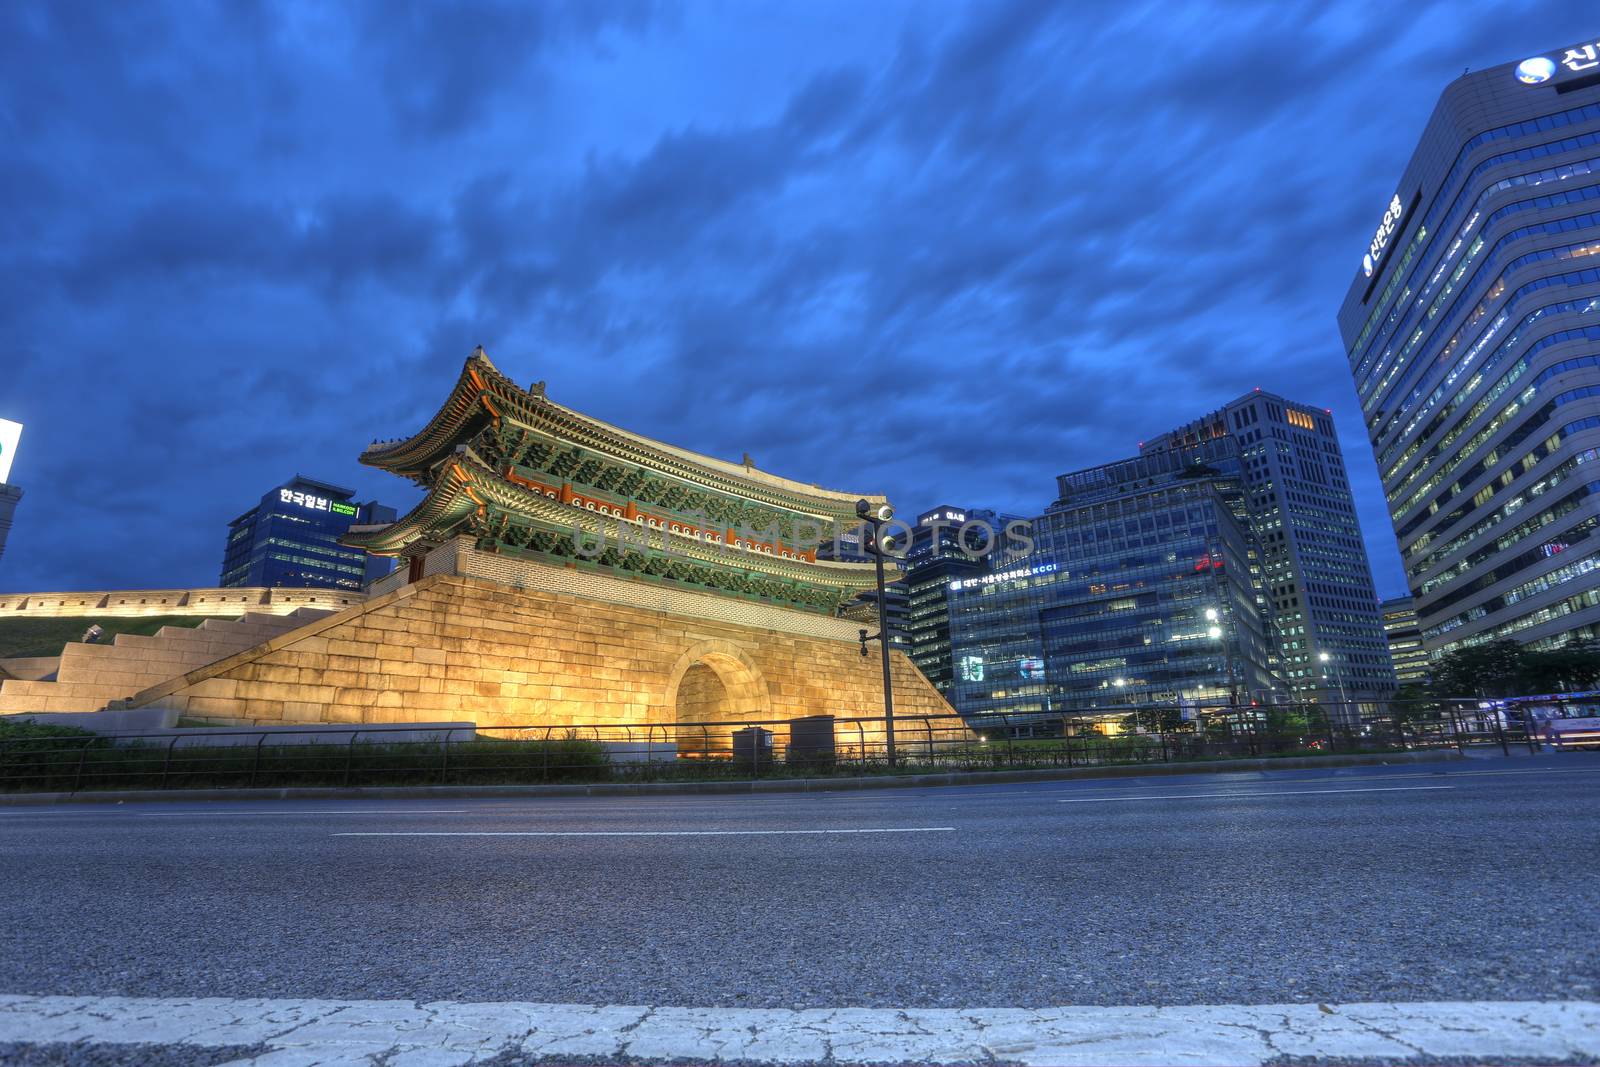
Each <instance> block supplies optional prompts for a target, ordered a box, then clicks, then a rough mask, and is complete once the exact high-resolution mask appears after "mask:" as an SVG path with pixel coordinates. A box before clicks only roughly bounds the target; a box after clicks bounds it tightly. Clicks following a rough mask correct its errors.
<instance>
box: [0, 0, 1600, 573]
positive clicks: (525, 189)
mask: <svg viewBox="0 0 1600 1067" xmlns="http://www.w3.org/2000/svg"><path fill="white" fill-rule="evenodd" d="M1597 33H1600V14H1597V13H1596V12H1595V10H1594V8H1593V4H1592V3H1591V2H1589V0H1545V2H1542V3H1535V2H1522V3H1517V2H1514V0H1512V2H1508V0H1495V2H1492V3H1491V2H1483V0H1445V2H1439V3H1431V4H1430V3H1425V2H1421V0H1415V2H1408V3H1405V4H1400V3H1396V2H1394V0H1382V2H1375V3H1363V2H1355V0H1348V2H1347V0H1334V2H1325V0H1308V2H1305V3H1295V2H1290V0H1262V2H1259V3H1250V2H1246V0H1222V2H1217V3H1213V4H1204V3H1170V2H1162V3H1151V4H1144V5H1141V4H1137V3H1128V2H1122V0H1074V2H1070V3H1066V2H1063V3H1055V4H1051V3H1045V2H1043V0H1026V2H1022V3H1004V2H1000V0H985V2H981V3H979V2H973V3H958V2H956V0H915V2H904V3H901V2H892V0H846V2H839V3H832V2H822V0H783V2H778V0H766V2H757V0H739V2H733V0H728V2H722V3H715V2H713V3H701V4H670V5H661V6H654V5H651V4H649V3H646V2H644V0H637V2H629V3H621V4H616V5H610V4H605V3H600V2H596V0H581V2H578V3H573V4H570V5H565V4H558V3H555V2H543V3H532V2H527V0H524V2H517V3H508V4H505V5H495V4H452V3H443V2H440V3H423V4H412V5H406V4H402V3H397V2H389V0H384V2H376V0H375V2H372V3H369V4H365V5H363V4H357V3H350V4H321V3H317V4H310V3H308V4H305V5H294V4H285V5H267V4H250V3H243V2H241V3H230V4H215V5H212V4H205V3H198V2H189V0H184V2H172V3H166V4H163V3H159V2H148V3H137V4H117V3H102V2H98V0H59V2H57V0H52V2H40V3H29V2H20V3H18V2H11V3H5V4H3V5H0V145H3V149H0V203H3V207H0V417H3V418H11V419H15V420H18V421H21V422H24V423H26V425H27V429H26V431H25V433H24V436H23V439H22V446H21V448H20V449H19V450H18V457H19V458H18V464H17V467H16V469H15V470H14V472H13V474H12V479H11V480H12V481H13V482H15V483H16V484H19V485H21V486H22V487H23V489H24V491H25V493H26V496H25V497H24V499H23V501H22V503H21V505H20V507H19V509H18V512H17V518H16V526H15V528H14V529H13V531H12V535H11V539H10V543H9V546H8V548H7V550H6V554H5V557H4V559H3V560H0V589H8V590H45V589H90V588H119V587H121V588H126V587H130V586H146V587H160V586H184V585H209V584H214V583H215V582H216V581H217V577H218V572H219V567H220V562H221V556H222V544H223V538H224V535H225V532H226V524H227V521H228V520H229V519H230V518H232V517H233V516H235V515H237V514H239V513H240V512H242V511H245V510H246V509H248V508H249V507H251V506H252V505H253V504H254V502H255V501H256V500H257V499H258V498H259V497H260V495H261V494H262V493H263V492H265V491H266V490H267V489H268V488H270V487H271V486H273V485H276V484H278V483H279V482H281V481H282V480H284V479H285V478H287V477H289V476H290V475H293V474H295V473H296V472H303V473H305V474H308V475H311V476H313V477H318V478H322V479H325V480H329V481H333V482H337V483H342V484H346V485H350V486H353V487H355V488H357V489H358V490H359V491H360V493H361V494H362V496H363V498H364V499H365V498H370V497H373V496H376V497H377V498H379V499H381V500H383V501H384V502H386V503H391V504H394V505H396V506H399V507H401V508H402V509H404V508H406V507H409V506H410V505H411V504H412V503H413V502H414V501H415V499H416V492H415V490H413V489H411V488H410V487H409V486H407V485H405V484H404V483H401V482H399V481H398V480H396V479H393V478H392V477H391V476H389V475H385V474H382V473H381V472H377V471H371V470H368V469H366V468H363V467H361V466H359V465H358V464H357V462H356V456H357V455H358V454H359V452H360V451H361V449H362V448H363V447H364V446H365V445H366V444H367V443H368V442H369V441H370V440H372V439H373V438H375V437H394V436H400V435H403V434H406V433H409V432H410V431H412V430H414V429H415V428H417V427H418V426H419V425H420V424H421V422H422V421H423V420H424V419H425V418H426V417H427V416H428V415H429V414H431V413H432V411H433V410H434V408H435V407H437V405H438V404H439V403H440V401H441V400H442V399H443V396H444V394H445V391H446V390H447V389H448V388H449V386H450V385H451V384H452V383H453V381H454V379H455V376H456V374H457V372H458V370H459V366H460V363H461V361H462V360H463V359H464V358H465V357H466V356H467V355H468V354H469V353H470V352H471V350H472V348H473V346H474V345H477V344H482V345H484V346H485V348H486V349H487V350H488V351H489V354H490V356H491V358H493V359H494V360H495V362H496V363H497V364H498V365H499V366H500V368H501V369H502V370H503V371H505V372H506V373H508V374H509V375H511V376H512V377H513V378H515V379H517V380H519V381H522V382H524V383H526V382H531V381H534V380H537V379H545V380H547V381H548V383H549V391H550V395H551V396H552V397H553V398H554V399H556V400H559V401H561V402H563V403H566V404H568V405H571V406H574V407H576V408H578V409H580V410H582V411H584V412H587V413H589V414H592V415H594V416H596V417H599V418H602V419H605V420H607V421H610V422H614V423H619V424H621V425H623V426H626V427H628V428H630V429H633V430H636V431H638V432H641V433H644V434H648V435H650V436H654V437H659V438H661V439H664V440H667V441H670V442H673V443H675V444H679V445H683V446H686V447H690V448H694V449H698V450H701V451H704V452H708V453H711V454H713V455H718V456H723V457H727V458H730V459H738V458H739V457H740V456H741V455H742V454H743V453H745V452H748V453H750V454H751V455H752V456H753V457H754V458H755V460H756V462H757V463H758V464H759V465H761V466H762V467H763V468H765V469H768V470H771V471H774V472H776V473H779V474H784V475H788V476H791V477H795V478H799V479H802V480H805V481H810V482H818V483H820V484H823V485H827V486H830V487H835V488H840V489H844V490H849V491H881V492H887V493H888V494H889V495H890V497H891V498H892V499H893V500H895V501H896V503H897V504H898V505H899V507H900V508H901V510H902V511H905V512H911V511H915V510H920V509H921V508H924V507H927V506H931V505H933V504H936V503H942V502H950V503H955V504H961V505H968V506H978V505H991V506H997V507H1001V508H1005V509H1009V510H1014V511H1019V512H1024V513H1029V514H1033V513H1037V512H1038V511H1039V510H1041V509H1042V508H1043V507H1044V506H1045V505H1046V504H1047V503H1048V502H1049V501H1050V500H1051V499H1052V498H1053V495H1054V494H1053V490H1054V481H1053V479H1054V476H1055V475H1056V474H1058V473H1061V472H1063V471H1066V470H1071V469H1074V468H1078V467H1083V466H1090V465H1093V464H1095V463H1100V462H1105V461H1109V460H1113V459H1118V458H1121V457H1123V456H1125V455H1128V454H1131V453H1133V452H1135V451H1136V450H1137V443H1138V441H1139V439H1140V438H1142V437H1146V436H1151V435H1153V434H1155V433H1157V432H1159V431H1161V430H1163V429H1166V428H1169V427H1170V426H1171V425H1173V424H1175V423H1177V422H1180V421H1185V420H1187V419H1188V418H1191V417H1193V416H1195V415H1197V414H1200V413H1203V412H1205V411H1209V410H1211V409H1213V408H1214V407H1215V406H1217V405H1218V404H1220V403H1222V402H1224V401H1226V400H1229V399H1231V398H1233V397H1234V396H1237V395H1239V394H1242V393H1244V392H1247V391H1248V390H1250V389H1252V388H1255V387H1257V386H1259V387H1261V388H1264V389H1267V390H1271V391H1276V392H1280V393H1283V394H1286V395H1288V396H1290V397H1293V398H1295V399H1298V400H1301V401H1304V402H1307V403H1311V404H1315V405H1317V406H1320V407H1329V408H1332V409H1333V410H1334V412H1335V414H1336V415H1337V416H1338V421H1339V426H1340V430H1341V433H1342V436H1343V441H1344V447H1345V450H1346V453H1347V455H1348V456H1349V457H1350V460H1351V462H1350V467H1351V469H1352V472H1353V475H1354V477H1355V479H1356V493H1357V497H1358V499H1359V501H1360V502H1361V505H1362V522H1363V525H1364V527H1365V531H1366V535H1367V541H1368V545H1369V548H1370V551H1371V554H1372V559H1373V567H1374V571H1375V574H1376V577H1377V581H1378V588H1379V592H1380V593H1383V594H1385V595H1391V594H1394V593H1396V592H1399V591H1401V590H1402V587H1403V580H1402V578H1401V572H1400V567H1399V563H1398V559H1397V556H1396V553H1395V549H1394V541H1393V537H1392V535H1391V532H1390V528H1389V526H1388V523H1387V520H1386V518H1385V516H1384V512H1383V509H1382V497H1381V493H1380V492H1379V490H1378V485H1377V477H1376V473H1375V471H1374V470H1373V464H1372V459H1371V452H1370V450H1369V449H1368V447H1367V444H1366V439H1365V436H1364V433H1363V430H1362V427H1361V424H1360V421H1359V419H1358V418H1357V416H1356V401H1355V394H1354V390H1353V388H1352V386H1351V383H1350V378H1349V375H1348V372H1347V370H1346V365H1345V363H1344V360H1343V356H1342V352H1341V345H1340V343H1339V339H1338V335H1337V331H1336V329H1335V325H1334V314H1335V311H1336V309H1337V306H1338V303H1339V301H1340V300H1341V299H1342V297H1343V295H1344V292H1345V289H1346V288H1347V286H1348V285H1349V283H1350V281H1351V279H1352V277H1353V276H1354V274H1355V272H1356V271H1357V270H1359V261H1360V257H1361V253H1362V251H1363V250H1364V246H1365V244H1366V242H1367V240H1368V239H1369V238H1370V236H1371V231H1372V230H1373V228H1374V226H1375V225H1376V223H1377V220H1378V217H1379V216H1380V215H1381V214H1382V210H1383V207H1384V204H1385V202H1386V201H1387V199H1388V198H1389V196H1390V195H1391V194H1392V193H1393V191H1394V183H1395V181H1396V179H1397V178H1398V176H1399V174H1400V171H1401V169H1402V168H1403V166H1404V164H1405V162H1406V160H1407V157H1408V156H1409V154H1410V151H1411V148H1412V146H1413V145H1414V143H1415V140H1416V137H1417V135H1418V134H1419V133H1420V131H1421V128H1422V126H1423V123H1424V122H1425V120H1426V119H1427V117H1428V114H1429V112H1430V110H1431V109H1432V107H1433V104H1434V101H1435V100H1436V99H1437V97H1438V94H1439V92H1440V90H1441V89H1442V88H1443V87H1444V85H1445V84H1446V83H1447V82H1448V81H1449V80H1451V79H1452V78H1454V77H1456V76H1457V75H1459V74H1461V72H1462V71H1463V69H1464V68H1468V67H1471V68H1479V67H1484V66H1490V65H1494V64H1496V63H1500V62H1504V61H1507V60H1511V59H1519V58H1522V57H1523V56H1524V55H1527V54H1533V53H1537V52H1542V51H1545V50H1548V49H1550V48H1553V47H1555V46H1557V45H1563V44H1568V43H1571V42H1573V41H1576V40H1581V39H1593V38H1594V37H1595V36H1596V35H1597Z"/></svg>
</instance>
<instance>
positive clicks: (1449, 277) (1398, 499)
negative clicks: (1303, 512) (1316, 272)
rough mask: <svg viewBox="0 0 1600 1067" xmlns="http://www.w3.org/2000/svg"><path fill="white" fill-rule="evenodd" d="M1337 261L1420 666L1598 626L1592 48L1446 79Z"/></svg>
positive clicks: (1598, 105) (1585, 632) (1598, 332)
mask: <svg viewBox="0 0 1600 1067" xmlns="http://www.w3.org/2000/svg"><path fill="white" fill-rule="evenodd" d="M1373 217H1374V223H1375V228H1374V231H1373V236H1372V238H1371V240H1370V242H1369V243H1368V244H1367V246H1366V247H1365V248H1364V249H1363V250H1362V252H1361V253H1360V254H1359V255H1357V254H1352V256H1351V259H1352V264H1351V266H1352V269H1353V271H1354V279H1353V281H1352V282H1351V285H1350V290H1349V293H1348V294H1347V296H1346V297H1345V300H1344V304H1343V306H1342V307H1341V309H1340V311H1339V328H1340V331H1341V333H1342V335H1343V339H1344V344H1345V347H1346V354H1347V356H1348V358H1349V363H1350V370H1351V373H1352V375H1353V376H1354V379H1355V384H1356V390H1357V392H1358V394H1359V395H1360V398H1361V405H1362V413H1363V416H1364V417H1365V420H1366V425H1367V430H1368V435H1369V437H1370V439H1371V442H1372V449H1373V454H1374V456H1375V457H1376V458H1377V462H1378V471H1379V474H1380V475H1381V476H1382V479H1383V486H1384V491H1385V493H1386V495H1387V498H1388V508H1389V513H1390V516H1391V518H1392V520H1393V523H1394V530H1395V534H1396V536H1397V538H1398V539H1399V544H1400V551H1401V556H1402V558H1403V560H1404V563H1405V568H1406V577H1407V582H1408V584H1409V585H1410V588H1411V591H1412V593H1413V594H1414V595H1415V598H1416V601H1415V603H1416V611H1417V616H1418V622H1419V625H1420V628H1421V633H1422V639H1423V641H1424V642H1425V644H1426V647H1427V650H1428V654H1429V656H1430V657H1431V658H1435V659H1436V658H1437V657H1439V656H1440V655H1443V654H1445V653H1446V652H1448V651H1450V650H1452V649H1456V648H1460V647H1464V646H1472V645H1477V644H1480V643H1483V642H1486V641H1491V640H1494V639H1497V638H1513V639H1515V640H1517V641H1521V642H1524V643H1527V644H1530V645H1532V646H1534V647H1540V648H1545V647H1554V646H1557V645H1560V644H1562V643H1565V642H1566V641H1568V640H1570V639H1572V638H1574V637H1578V638H1585V639H1587V638H1593V637H1595V636H1596V635H1597V633H1600V538H1597V537H1596V532H1597V528H1600V462H1597V460H1600V452H1597V449H1600V259H1597V258H1596V256H1597V254H1600V40H1590V41H1584V42H1580V43H1579V44H1577V45H1574V46H1572V47H1570V48H1560V49H1556V50H1555V51H1553V52H1550V53H1548V54H1546V55H1543V56H1532V57H1529V58H1527V59H1524V60H1522V61H1520V62H1513V63H1506V64H1502V65H1500V66H1497V67H1491V68H1489V69H1487V70H1481V71H1475V72H1473V73H1470V74H1466V75H1464V76H1462V77H1461V78H1459V79H1457V80H1456V81H1454V82H1452V83H1451V84H1450V85H1449V86H1448V87H1447V88H1446V89H1445V90H1444V93H1443V95H1442V96H1441V97H1440V99H1439V102H1438V105H1437V106H1436V107H1435V109H1434V113H1433V116H1432V117H1431V118H1430V119H1429V121H1428V124H1427V127H1426V128H1425V129H1424V131H1423V134H1422V139H1421V142H1420V143H1419V144H1418V146H1417V149H1416V151H1415V153H1414V154H1413V156H1412V158H1411V161H1410V163H1409V164H1408V165H1407V166H1406V168H1405V171H1404V173H1403V174H1402V176H1401V178H1400V180H1399V182H1398V184H1397V185H1396V187H1395V191H1394V194H1393V196H1392V197H1391V198H1390V199H1389V201H1388V202H1387V203H1386V204H1384V205H1379V204H1374V205H1373Z"/></svg>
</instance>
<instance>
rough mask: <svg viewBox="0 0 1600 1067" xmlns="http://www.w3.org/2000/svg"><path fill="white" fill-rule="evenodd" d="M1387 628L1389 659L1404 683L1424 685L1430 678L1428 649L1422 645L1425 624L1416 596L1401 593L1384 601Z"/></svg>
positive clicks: (1396, 674) (1397, 679) (1395, 675)
mask: <svg viewBox="0 0 1600 1067" xmlns="http://www.w3.org/2000/svg"><path fill="white" fill-rule="evenodd" d="M1380 610H1381V611H1382V612H1383V632H1384V634H1385V636H1387V637H1388V639H1389V659H1390V660H1392V661H1393V663H1394V677H1395V680H1396V681H1397V682H1399V683H1400V684H1401V685H1424V684H1426V683H1427V681H1428V650H1427V649H1426V648H1424V647H1423V645H1422V627H1421V626H1420V625H1419V624H1418V623H1417V602H1416V599H1415V598H1414V597H1408V596H1397V597H1394V598H1393V599H1391V600H1385V601H1384V602H1383V603H1382V604H1381V605H1380Z"/></svg>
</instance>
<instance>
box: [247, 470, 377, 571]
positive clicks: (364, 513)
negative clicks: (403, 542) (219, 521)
mask: <svg viewBox="0 0 1600 1067" xmlns="http://www.w3.org/2000/svg"><path fill="white" fill-rule="evenodd" d="M354 496H355V490H353V489H344V488H341V487H340V486H337V485H330V484H328V483H327V482H319V481H317V480H316V479H314V478H307V477H305V476H304V475H298V474H297V475H295V476H294V478H293V479H291V480H290V481H287V482H285V483H284V484H282V485H280V486H275V487H274V488H272V489H270V490H268V491H267V492H266V493H265V494H263V495H262V497H261V502H260V503H259V504H257V505H256V506H255V507H253V508H251V509H250V510H249V511H247V512H245V513H244V514H243V515H240V516H239V517H238V518H237V519H234V520H233V521H232V522H230V523H229V524H228V540H227V544H226V547H225V548H224V550H223V560H222V581H221V584H222V585H223V586H268V587H293V588H301V587H303V588H324V589H360V588H362V587H363V586H364V585H366V584H367V583H368V582H371V581H374V580H376V579H378V578H381V577H383V576H384V575H386V574H388V573H389V571H390V570H391V569H393V565H394V564H393V561H392V560H388V559H384V558H382V557H379V556H371V555H368V554H367V553H366V552H364V551H362V550H361V549H359V548H352V547H350V546H347V545H342V544H340V543H339V538H340V537H342V536H343V535H344V534H345V533H346V532H347V531H348V530H349V529H350V527H352V526H377V525H382V524H384V523H391V522H394V521H395V510H394V508H390V507H385V506H383V505H382V504H379V503H377V502H376V501H369V502H367V503H365V504H358V503H356V502H355V501H354V499H353V498H354Z"/></svg>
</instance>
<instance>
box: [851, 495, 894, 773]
mask: <svg viewBox="0 0 1600 1067" xmlns="http://www.w3.org/2000/svg"><path fill="white" fill-rule="evenodd" d="M856 516H857V517H858V518H860V519H861V520H862V521H864V522H865V523H866V524H867V525H868V527H870V533H871V537H870V540H869V542H868V544H866V545H863V546H862V547H863V548H867V549H868V551H870V552H871V553H872V562H873V563H874V564H875V565H876V566H877V568H878V632H877V633H875V634H868V633H867V631H865V630H862V631H861V654H862V655H863V656H865V655H866V654H867V642H868V641H874V640H875V641H877V642H879V644H880V645H881V646H882V652H883V730H884V737H885V739H886V741H887V746H886V751H887V753H888V757H889V766H891V767H893V766H894V763H895V759H894V683H893V682H891V681H890V680H889V603H888V600H889V598H888V593H887V592H886V590H885V589H884V582H883V557H884V556H886V555H888V554H889V553H890V552H892V551H893V550H894V538H892V537H886V536H884V534H883V527H884V524H886V523H887V522H888V521H889V520H890V519H892V518H894V508H892V507H890V506H889V505H888V504H879V505H878V506H877V507H873V506H872V503H871V501H867V500H857V501H856Z"/></svg>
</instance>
